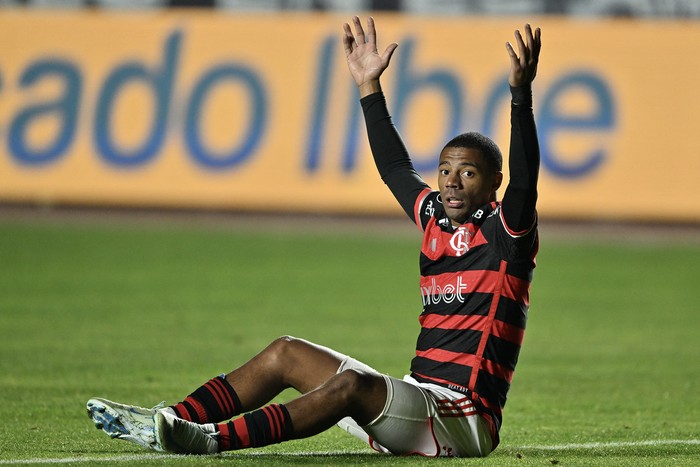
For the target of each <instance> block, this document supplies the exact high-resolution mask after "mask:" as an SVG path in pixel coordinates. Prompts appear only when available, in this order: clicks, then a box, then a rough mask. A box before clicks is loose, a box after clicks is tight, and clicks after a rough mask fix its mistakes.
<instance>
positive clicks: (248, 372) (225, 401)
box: [87, 336, 345, 450]
mask: <svg viewBox="0 0 700 467" xmlns="http://www.w3.org/2000/svg"><path fill="white" fill-rule="evenodd" d="M344 358H345V356H344V355H342V354H340V353H338V352H335V351H333V350H331V349H329V348H327V347H323V346H320V345H316V344H312V343H310V342H308V341H305V340H303V339H296V338H293V337H289V336H285V337H280V338H278V339H276V340H275V341H273V342H272V343H271V344H270V345H269V346H267V347H266V348H265V349H264V350H263V351H262V352H260V353H259V354H258V355H256V356H255V357H253V358H252V359H251V360H250V361H248V362H247V363H246V364H244V365H243V366H242V367H240V368H238V369H236V370H234V371H232V372H231V373H229V374H227V375H225V376H219V377H215V378H212V379H210V380H209V381H207V382H206V383H204V384H203V385H202V386H200V387H199V388H197V389H196V390H195V391H194V392H192V393H191V394H190V395H189V396H187V397H186V398H185V399H184V400H183V401H182V402H179V403H178V404H175V405H172V406H170V407H167V408H165V409H164V408H163V406H162V405H158V406H156V407H153V408H152V409H146V408H143V407H138V406H132V405H126V404H120V403H118V402H112V401H109V400H106V399H101V398H93V399H90V400H89V401H88V403H87V410H88V416H89V417H90V418H91V419H92V420H93V422H94V423H95V426H96V427H97V428H99V429H102V430H103V431H104V432H105V433H107V434H108V435H109V436H110V437H112V438H118V439H124V440H128V441H132V442H135V443H137V444H139V445H141V446H143V447H146V448H149V449H155V450H161V447H160V446H159V445H158V443H157V442H156V440H155V435H154V423H155V422H154V420H153V417H154V416H155V414H156V412H158V411H162V410H164V411H166V412H168V413H170V414H172V415H175V416H177V417H180V418H183V419H185V420H191V421H194V422H198V423H211V422H221V421H225V420H229V419H230V418H231V417H233V416H235V415H238V414H240V413H243V412H247V411H250V410H253V409H255V408H258V407H260V406H261V405H262V404H265V403H266V402H268V401H270V400H271V399H272V398H273V397H275V396H276V395H277V394H279V393H280V392H281V391H282V390H284V389H286V388H288V387H292V388H295V389H297V390H299V391H300V392H302V393H303V392H308V391H310V390H311V389H314V388H316V387H318V386H319V385H321V384H322V383H323V382H325V381H326V380H327V379H328V378H330V377H331V376H333V375H334V374H335V373H336V371H337V369H338V367H339V365H340V363H341V361H342V360H343V359H344ZM234 387H235V389H234Z"/></svg>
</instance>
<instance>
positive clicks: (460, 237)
mask: <svg viewBox="0 0 700 467" xmlns="http://www.w3.org/2000/svg"><path fill="white" fill-rule="evenodd" d="M471 236H472V235H471V232H469V230H468V229H467V228H466V227H464V226H461V227H459V228H457V230H456V231H455V233H454V234H452V238H450V246H451V247H452V249H453V250H454V252H455V256H462V255H463V254H465V253H466V252H467V251H469V240H471Z"/></svg>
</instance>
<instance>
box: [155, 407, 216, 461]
mask: <svg viewBox="0 0 700 467" xmlns="http://www.w3.org/2000/svg"><path fill="white" fill-rule="evenodd" d="M154 419H155V439H156V444H157V445H158V446H160V447H161V449H162V450H164V451H168V452H175V453H178V454H216V453H217V452H219V431H218V430H217V429H216V425H215V424H214V423H204V424H199V423H193V422H190V421H187V420H183V419H181V418H178V417H176V416H175V415H173V414H172V413H171V412H169V411H160V412H157V413H156V415H155V417H154Z"/></svg>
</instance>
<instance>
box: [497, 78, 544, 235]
mask: <svg viewBox="0 0 700 467" xmlns="http://www.w3.org/2000/svg"><path fill="white" fill-rule="evenodd" d="M510 90H511V96H512V100H511V114H510V121H511V131H510V154H509V157H508V167H509V170H510V180H509V182H508V186H507V188H506V191H505V194H504V195H503V200H502V202H501V206H502V210H503V218H504V219H505V222H506V225H507V226H508V228H509V229H510V230H512V231H514V232H524V231H526V230H528V229H530V228H531V227H532V226H533V224H534V222H535V206H536V203H537V179H538V175H539V168H540V149H539V143H538V141H537V130H536V128H535V117H534V116H533V113H532V88H531V86H530V85H527V86H521V87H517V88H511V89H510Z"/></svg>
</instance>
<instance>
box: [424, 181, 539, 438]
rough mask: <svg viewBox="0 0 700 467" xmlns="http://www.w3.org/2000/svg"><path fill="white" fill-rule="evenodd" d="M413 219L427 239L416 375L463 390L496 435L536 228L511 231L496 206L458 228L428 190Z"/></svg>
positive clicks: (525, 301)
mask: <svg viewBox="0 0 700 467" xmlns="http://www.w3.org/2000/svg"><path fill="white" fill-rule="evenodd" d="M414 218H415V219H416V223H417V225H418V227H419V228H420V229H421V230H422V231H423V233H424V235H423V243H422V246H421V252H420V292H421V297H422V300H423V311H422V313H421V315H420V319H419V320H420V324H421V331H420V334H419V336H418V340H417V344H416V355H415V357H414V358H413V360H412V362H411V372H412V375H413V377H414V378H415V379H417V380H418V381H422V382H430V383H436V384H440V385H443V386H447V387H449V388H452V389H455V390H457V391H461V392H464V393H466V394H467V395H468V396H469V397H470V398H471V399H472V400H473V401H474V402H475V403H477V404H478V405H480V406H481V408H482V410H483V411H485V412H486V413H488V414H491V415H492V416H494V417H495V420H493V421H494V423H495V424H496V427H495V428H496V430H497V429H498V427H499V426H500V422H501V412H502V409H503V406H504V405H505V403H506V397H507V394H508V389H509V388H510V383H511V380H512V377H513V371H514V370H515V365H516V363H517V361H518V354H519V352H520V346H521V344H522V341H523V335H524V332H525V323H526V320H527V311H528V306H529V291H530V282H531V281H532V273H533V269H534V267H535V255H536V253H537V247H538V237H537V228H536V225H532V226H531V227H530V228H529V229H527V230H526V231H523V232H513V231H511V230H510V229H509V228H508V227H507V225H506V223H505V221H504V219H503V216H502V214H501V206H500V204H499V203H496V202H494V203H491V204H488V205H485V206H482V207H481V208H480V209H477V210H476V212H474V214H472V216H471V217H470V218H469V219H468V220H467V221H466V222H465V223H464V224H462V225H460V226H459V227H457V228H454V227H453V226H452V224H451V222H450V220H449V218H448V217H447V215H446V214H445V211H444V209H443V206H442V203H441V200H440V195H439V193H438V192H434V191H430V190H429V189H426V190H424V191H423V193H422V194H421V195H420V196H419V197H418V198H417V200H416V203H415V217H414Z"/></svg>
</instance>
